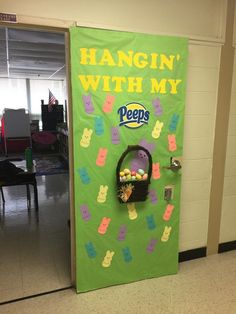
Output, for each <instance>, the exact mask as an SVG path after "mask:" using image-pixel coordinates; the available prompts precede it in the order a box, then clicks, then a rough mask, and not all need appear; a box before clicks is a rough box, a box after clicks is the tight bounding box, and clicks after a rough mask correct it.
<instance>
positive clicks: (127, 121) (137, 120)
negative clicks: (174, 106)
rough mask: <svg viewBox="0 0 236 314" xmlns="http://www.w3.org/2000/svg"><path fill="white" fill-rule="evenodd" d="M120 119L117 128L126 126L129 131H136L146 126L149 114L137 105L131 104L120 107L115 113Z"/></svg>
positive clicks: (141, 106)
mask: <svg viewBox="0 0 236 314" xmlns="http://www.w3.org/2000/svg"><path fill="white" fill-rule="evenodd" d="M117 113H118V114H119V117H120V123H119V126H123V125H124V126H126V127H127V128H130V129H137V128H139V127H141V126H142V125H144V124H148V120H149V114H150V112H149V111H147V110H146V108H145V107H144V106H143V105H142V104H139V103H136V102H132V103H129V104H127V105H124V106H122V107H120V108H119V109H118V111H117Z"/></svg>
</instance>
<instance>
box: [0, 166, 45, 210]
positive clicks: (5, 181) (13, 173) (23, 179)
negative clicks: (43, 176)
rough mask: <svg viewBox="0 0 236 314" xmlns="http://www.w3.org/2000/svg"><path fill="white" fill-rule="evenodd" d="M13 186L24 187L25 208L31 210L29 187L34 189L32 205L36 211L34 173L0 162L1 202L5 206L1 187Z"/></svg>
mask: <svg viewBox="0 0 236 314" xmlns="http://www.w3.org/2000/svg"><path fill="white" fill-rule="evenodd" d="M15 185H25V186H26V195H27V207H28V209H30V208H31V196H30V188H29V187H30V185H32V186H33V189H34V203H35V210H36V211H38V209H39V206H38V189H37V181H36V173H35V172H34V170H33V169H32V171H24V170H22V169H20V168H18V167H16V166H15V165H14V164H13V163H11V162H10V161H9V160H3V161H0V190H1V196H2V201H3V203H4V204H5V198H4V193H3V187H5V186H15Z"/></svg>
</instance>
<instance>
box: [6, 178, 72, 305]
mask: <svg viewBox="0 0 236 314" xmlns="http://www.w3.org/2000/svg"><path fill="white" fill-rule="evenodd" d="M37 182H38V194H39V215H38V219H39V220H38V222H37V216H36V213H35V209H34V205H33V202H32V209H31V210H30V211H28V210H27V206H26V205H27V203H26V188H25V186H14V187H5V188H4V195H5V199H6V203H5V211H3V206H2V205H3V204H2V202H1V204H0V205H1V207H0V208H1V209H0V303H1V302H3V301H7V300H11V299H16V298H22V297H25V296H29V295H32V294H38V293H42V292H45V291H50V290H55V289H59V288H62V287H68V286H70V285H71V283H70V234H69V233H70V231H69V228H68V223H67V221H68V218H69V202H68V198H69V197H68V175H67V174H58V175H50V176H42V177H37ZM31 194H32V195H31V198H32V199H33V192H32V193H31Z"/></svg>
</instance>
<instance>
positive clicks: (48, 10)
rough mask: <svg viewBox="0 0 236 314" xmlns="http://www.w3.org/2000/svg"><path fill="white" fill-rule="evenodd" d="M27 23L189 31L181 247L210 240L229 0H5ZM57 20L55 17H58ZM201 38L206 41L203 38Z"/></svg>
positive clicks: (174, 32) (182, 33)
mask: <svg viewBox="0 0 236 314" xmlns="http://www.w3.org/2000/svg"><path fill="white" fill-rule="evenodd" d="M0 4H1V11H2V12H15V13H17V14H18V20H19V21H20V22H24V23H31V24H34V23H35V24H40V25H50V26H53V25H55V26H61V27H63V26H64V27H66V26H68V25H72V24H73V23H77V24H78V25H84V26H91V27H101V28H108V29H117V30H127V31H136V32H146V33H156V34H169V35H180V36H186V37H188V38H190V39H192V41H191V43H190V47H189V49H190V54H189V67H188V86H187V97H186V119H185V120H186V122H185V135H184V156H183V157H184V161H183V164H184V169H183V180H182V198H181V219H180V251H184V250H188V249H194V248H197V247H201V246H206V244H207V226H208V213H209V197H210V182H211V168H212V153H213V136H214V125H215V111H216V104H217V88H218V76H219V59H220V50H221V49H220V46H219V45H217V44H212V43H213V42H215V43H216V42H222V43H223V42H224V31H225V13H226V0H198V1H196V0H178V1H173V0H165V1H163V0H147V1H137V0H129V1H125V0H120V1H112V0H100V1H95V0H87V1H82V0H68V1H65V2H62V1H60V5H59V2H58V1H57V0H51V1H48V0H41V1H31V0H21V1H9V0H0ZM54 19H55V20H54ZM200 39H201V40H202V42H200V41H198V40H200Z"/></svg>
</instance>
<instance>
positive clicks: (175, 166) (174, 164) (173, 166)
mask: <svg viewBox="0 0 236 314" xmlns="http://www.w3.org/2000/svg"><path fill="white" fill-rule="evenodd" d="M163 168H165V169H168V170H171V171H173V172H177V171H179V170H180V169H181V168H182V166H181V164H180V161H179V160H177V159H173V157H170V165H169V166H168V167H163Z"/></svg>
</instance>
